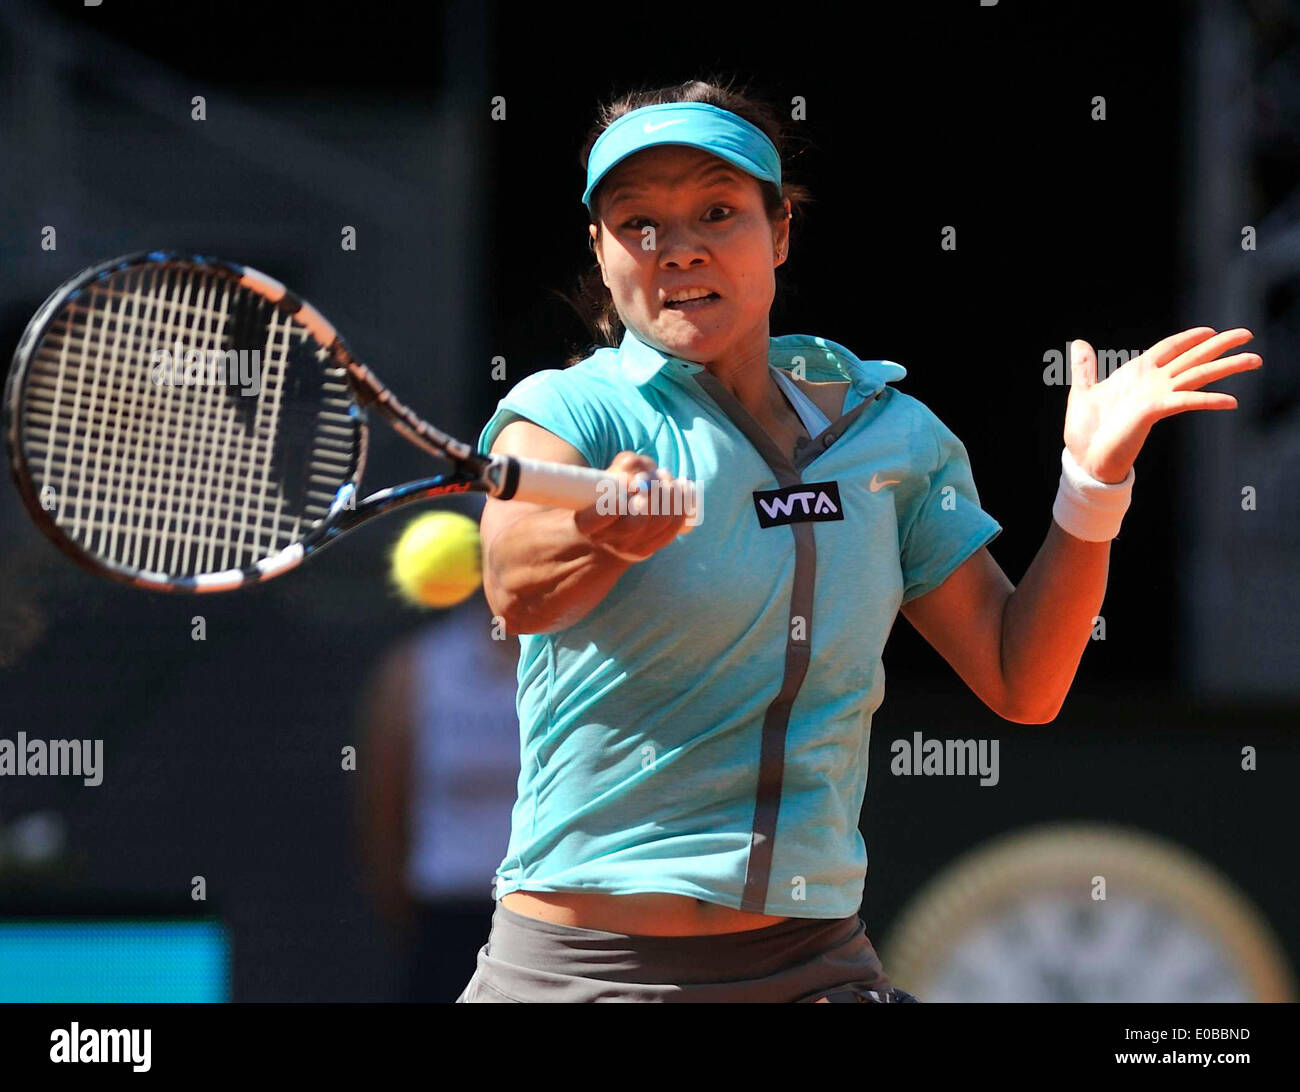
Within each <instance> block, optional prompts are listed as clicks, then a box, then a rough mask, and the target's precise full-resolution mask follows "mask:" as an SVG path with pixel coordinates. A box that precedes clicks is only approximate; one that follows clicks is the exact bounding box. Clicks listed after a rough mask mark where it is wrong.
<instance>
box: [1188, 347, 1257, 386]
mask: <svg viewBox="0 0 1300 1092" xmlns="http://www.w3.org/2000/svg"><path fill="white" fill-rule="evenodd" d="M1263 366H1264V360H1263V358H1262V357H1261V356H1260V355H1259V354H1258V353H1236V354H1234V355H1233V356H1225V357H1224V358H1223V359H1222V360H1216V361H1214V362H1213V363H1207V364H1201V365H1199V366H1197V367H1190V366H1189V367H1187V368H1185V369H1180V370H1179V371H1178V372H1177V373H1175V374H1176V375H1177V376H1178V378H1177V379H1175V380H1174V385H1173V389H1174V390H1175V391H1194V390H1198V389H1199V388H1201V387H1203V386H1205V385H1206V384H1207V383H1213V382H1214V381H1215V380H1216V379H1222V378H1223V377H1224V376H1228V375H1235V374H1236V373H1237V372H1251V371H1254V370H1255V369H1256V368H1262V367H1263Z"/></svg>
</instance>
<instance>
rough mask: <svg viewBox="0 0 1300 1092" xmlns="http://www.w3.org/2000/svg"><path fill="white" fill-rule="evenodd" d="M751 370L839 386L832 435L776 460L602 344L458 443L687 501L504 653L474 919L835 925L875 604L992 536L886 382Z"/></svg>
mask: <svg viewBox="0 0 1300 1092" xmlns="http://www.w3.org/2000/svg"><path fill="white" fill-rule="evenodd" d="M770 345H771V351H770V358H769V361H770V364H771V366H773V367H776V368H784V369H787V370H793V369H796V368H798V367H799V365H802V368H801V369H800V372H799V374H802V375H803V376H804V377H805V378H807V379H809V380H812V381H814V382H818V381H844V380H847V381H848V383H849V388H848V393H847V396H846V399H845V403H844V408H843V411H842V414H841V416H840V417H838V418H837V419H834V420H832V421H831V423H830V425H829V426H828V427H827V428H826V429H824V430H823V431H822V432H821V433H820V434H819V435H818V436H815V437H813V438H812V443H810V444H807V445H805V446H803V447H802V448H801V449H800V450H799V452H798V454H797V455H795V456H793V457H792V456H791V454H790V452H788V451H786V452H782V451H780V450H779V449H778V448H777V447H776V445H775V444H774V443H773V442H772V440H771V438H770V437H769V436H768V435H767V433H766V432H765V431H763V429H762V428H761V427H760V426H759V425H758V424H757V422H755V421H754V419H753V418H752V417H751V416H750V415H749V414H748V412H747V411H746V410H745V409H744V407H743V406H741V405H740V403H739V402H738V401H737V400H736V399H735V398H734V396H732V395H731V393H730V392H729V391H727V390H726V388H725V387H723V386H722V384H721V383H719V382H718V380H717V379H715V378H714V377H713V375H712V374H711V373H710V372H708V371H707V370H706V369H704V368H703V367H702V366H701V365H698V364H694V363H691V362H689V361H685V360H679V359H677V358H674V357H671V356H669V355H667V354H665V353H663V352H660V351H659V350H657V349H655V348H653V347H651V346H649V345H647V344H646V343H644V342H643V341H641V340H639V339H638V338H637V337H636V336H635V335H633V334H632V333H631V332H628V333H627V334H626V335H625V336H624V338H623V341H622V343H621V344H620V345H619V346H618V348H612V347H610V348H602V349H599V350H597V351H596V352H595V353H593V354H592V355H591V356H589V357H587V358H586V359H585V360H583V361H581V362H580V363H578V364H575V365H573V366H572V367H570V368H566V369H562V370H561V369H547V370H544V371H540V372H537V373H535V374H533V375H530V376H528V377H527V378H525V379H523V380H521V381H520V382H519V383H517V384H516V385H515V387H514V388H513V389H512V390H511V391H510V392H509V394H507V395H506V396H505V397H504V398H503V399H501V401H500V403H499V405H498V407H497V410H496V413H495V414H494V415H493V417H492V419H491V420H490V421H488V423H487V425H486V426H485V427H484V429H483V432H482V434H481V436H480V437H479V442H478V447H479V450H480V451H482V452H487V451H489V450H490V449H491V446H492V443H493V441H494V440H495V439H496V437H497V435H498V433H499V432H500V431H501V429H502V428H504V427H505V425H507V424H508V423H509V422H511V421H513V420H516V419H519V418H524V419H527V420H529V421H533V422H534V423H536V424H538V425H540V426H541V427H542V428H545V429H547V430H548V431H550V432H552V433H554V434H555V435H556V436H559V437H560V438H561V439H563V440H566V441H567V442H568V443H570V444H572V445H573V446H574V447H575V448H576V449H577V450H578V451H579V452H581V453H582V456H583V458H584V459H585V460H586V461H587V462H588V463H589V464H590V465H591V466H594V467H605V466H608V465H609V464H610V462H611V461H613V458H614V456H615V455H616V454H618V452H620V451H634V452H638V453H640V454H644V455H649V456H650V457H651V458H653V459H654V460H655V462H656V463H657V464H658V465H659V466H662V467H666V468H667V469H668V470H669V471H671V472H672V474H673V475H674V476H676V477H681V478H688V479H690V480H691V481H693V482H695V483H696V487H697V489H698V490H699V492H700V496H701V502H702V503H701V508H700V520H699V523H698V525H697V526H696V527H695V528H694V529H693V530H692V531H691V532H690V533H689V534H685V535H681V536H679V537H678V538H677V539H675V540H674V541H673V542H671V543H669V544H668V545H667V546H665V547H664V548H663V549H661V550H660V551H659V552H658V553H656V554H654V555H653V556H652V557H651V558H650V559H649V560H647V561H644V562H642V563H639V564H634V565H632V566H630V567H629V568H628V569H627V571H626V572H624V573H623V575H622V576H620V577H619V579H618V582H617V583H616V584H615V585H614V587H613V588H612V589H611V590H610V592H609V594H608V595H607V596H606V597H605V599H604V600H603V601H602V602H601V603H600V604H598V605H597V606H596V608H595V609H594V610H592V611H591V613H590V614H588V615H587V617H585V618H583V619H582V620H581V621H579V622H576V623H574V624H573V625H571V626H569V627H568V628H567V629H564V630H560V631H558V632H556V633H548V634H528V635H524V636H521V637H520V638H519V642H520V660H519V670H518V680H519V691H518V696H517V701H516V705H517V711H518V713H519V721H520V745H521V751H520V773H519V792H518V799H517V800H516V802H515V806H514V809H513V812H512V816H511V834H510V842H509V847H508V849H507V852H506V856H505V859H504V860H503V861H502V862H501V865H500V867H499V868H498V869H497V873H496V888H495V897H496V898H498V899H499V898H500V897H501V896H502V895H505V894H507V893H509V892H511V891H518V890H527V891H595V892H605V893H609V894H628V893H632V892H649V891H658V892H668V893H671V894H676V895H686V896H692V897H694V898H698V899H703V900H704V901H706V902H712V903H720V904H721V905H724V906H730V907H732V908H735V909H743V910H749V911H751V912H754V913H766V914H779V915H784V916H788V917H806V918H842V917H846V916H848V915H850V914H854V913H856V912H857V910H858V908H859V906H860V905H861V902H862V891H863V884H864V881H865V878H866V870H867V853H866V846H865V844H864V842H863V838H862V835H861V833H860V832H859V830H858V820H859V815H860V813H861V810H862V800H863V796H864V794H865V792H866V783H867V752H868V744H869V741H870V730H871V718H872V715H873V714H874V713H875V711H876V709H878V708H879V707H880V703H881V701H882V700H883V698H884V693H885V674H884V668H883V665H882V663H881V652H882V650H883V648H884V645H885V640H886V638H887V637H888V636H889V632H890V629H891V628H892V627H893V624H894V620H895V617H896V616H897V614H898V608H899V606H900V604H902V603H904V602H907V601H908V600H910V599H914V598H916V597H917V596H920V595H924V594H925V593H926V592H928V591H931V590H932V589H933V588H935V587H937V586H938V585H939V584H941V583H942V582H943V581H944V579H946V578H947V577H948V576H949V575H950V574H951V573H952V571H953V570H954V569H956V568H957V567H958V566H959V565H960V564H961V563H962V562H963V561H965V560H966V559H967V558H968V557H970V555H971V554H973V553H974V552H975V551H976V550H978V549H979V548H980V547H981V546H983V545H985V544H986V543H988V542H990V541H991V540H992V539H993V538H995V537H996V536H997V535H998V534H999V533H1000V532H1001V530H1002V527H1001V525H1000V524H999V523H998V522H997V521H996V520H994V519H993V518H992V517H991V516H989V515H988V514H987V513H985V512H984V511H983V510H982V509H981V507H980V503H979V497H978V495H977V493H976V491H975V484H974V481H973V480H972V477H971V468H970V463H969V461H968V458H967V454H966V449H965V447H964V446H963V445H962V443H961V441H960V440H958V439H957V437H956V436H955V435H954V434H953V433H952V432H951V431H950V430H949V429H948V428H947V427H946V426H945V425H944V424H943V423H942V422H941V421H940V420H939V419H938V418H937V417H936V416H935V415H934V414H933V413H932V412H931V411H930V410H929V409H927V408H926V407H925V406H924V405H923V404H922V403H921V402H919V401H918V400H917V399H915V398H913V397H911V396H910V395H907V394H903V393H901V392H900V391H898V390H896V389H894V388H893V387H889V386H887V385H886V384H888V383H892V382H896V381H897V380H899V379H902V378H903V377H904V376H905V375H906V374H907V373H906V370H905V369H904V368H903V367H902V366H900V365H898V364H895V363H893V362H891V361H886V360H867V361H863V360H859V359H858V358H857V357H856V356H854V355H853V353H851V352H850V351H849V350H848V349H846V348H844V346H842V345H837V344H836V343H835V342H833V341H828V340H826V339H825V338H820V337H811V336H807V335H802V334H791V335H786V336H781V337H772V338H770Z"/></svg>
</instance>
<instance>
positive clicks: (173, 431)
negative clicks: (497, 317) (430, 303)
mask: <svg viewBox="0 0 1300 1092" xmlns="http://www.w3.org/2000/svg"><path fill="white" fill-rule="evenodd" d="M5 410H6V417H7V420H6V428H5V432H6V438H7V442H8V448H9V463H10V468H11V470H12V473H13V477H14V480H15V482H16V483H17V486H18V490H19V492H20V493H21V494H22V498H23V502H24V504H25V505H26V507H27V510H28V512H29V513H30V514H31V516H32V518H33V519H34V520H35V522H36V523H37V525H38V526H39V527H40V528H41V530H42V531H43V532H44V533H45V534H46V535H47V536H48V537H49V538H51V539H52V540H53V541H54V542H55V544H56V545H57V546H58V547H59V548H60V549H62V550H63V551H64V552H65V553H66V554H68V555H69V556H71V557H72V558H73V560H75V561H77V562H78V563H79V564H81V565H83V566H85V567H87V568H89V569H91V570H92V571H94V572H96V573H99V574H101V575H103V576H106V577H109V578H111V579H114V580H118V581H121V582H124V583H128V584H131V585H134V586H136V587H141V588H149V589H154V590H158V591H176V592H218V591H231V590H234V589H236V588H240V587H244V586H246V585H249V584H252V583H256V582H260V581H263V580H268V579H270V578H272V577H275V576H279V575H281V574H282V573H285V572H287V571H289V570H290V569H292V568H294V567H295V566H297V565H299V564H300V563H301V562H303V561H304V560H305V559H306V558H308V557H310V556H312V554H314V553H315V552H317V551H318V550H320V549H322V548H323V547H325V546H327V545H329V544H330V543H331V542H334V541H335V540H336V539H337V538H338V537H339V536H340V535H342V534H344V533H346V532H347V531H350V530H352V529H353V528H355V527H357V526H358V525H360V524H361V523H364V522H365V521H367V520H369V519H371V518H373V517H375V516H377V515H380V514H382V513H385V512H390V511H392V510H394V509H396V508H400V507H403V506H404V505H408V504H413V503H416V502H418V501H425V500H429V499H431V498H436V497H439V496H444V495H446V494H449V493H464V492H481V493H487V494H489V495H491V496H493V497H497V498H499V499H501V500H509V499H511V498H515V499H518V500H525V501H531V502H533V503H537V504H544V505H548V506H552V507H562V508H571V509H574V510H578V509H582V508H586V507H588V506H590V505H592V504H595V503H596V502H597V499H598V498H599V497H600V496H601V494H602V493H603V492H604V493H605V495H606V496H608V495H609V494H608V493H607V492H606V491H607V490H608V488H609V487H610V486H611V485H612V484H616V483H614V481H613V479H612V478H611V477H610V476H609V475H608V474H606V473H605V472H604V471H602V470H597V469H593V468H588V467H575V466H565V465H561V464H555V463H544V462H540V461H536V460H530V459H520V458H515V457H512V456H505V455H479V454H478V453H477V452H475V450H474V449H473V448H472V447H471V446H470V445H468V444H466V443H463V442H462V441H460V440H457V439H455V438H454V437H452V436H448V435H447V434H446V433H444V432H441V431H439V430H438V429H436V428H434V427H433V426H432V425H430V424H429V423H428V422H427V421H424V420H422V419H421V418H420V417H419V416H417V415H416V414H415V413H414V412H413V411H412V410H411V409H410V408H408V407H407V406H405V405H403V404H402V403H401V402H400V401H398V400H397V398H395V397H394V396H393V394H392V393H391V392H390V391H389V390H388V389H387V388H386V387H385V386H384V385H383V384H382V383H381V382H380V381H379V379H377V378H376V377H375V375H374V373H373V372H371V371H370V369H369V368H367V367H366V366H365V365H364V364H362V363H360V362H359V361H358V360H357V359H356V358H355V357H354V356H353V355H352V353H351V351H350V350H349V349H348V347H347V346H346V345H345V344H344V342H343V340H342V338H340V337H339V335H338V333H337V332H336V331H335V329H334V327H333V326H332V325H330V323H329V322H328V321H326V320H325V319H324V318H323V317H322V316H321V315H320V313H319V312H318V311H316V309H315V308H313V307H312V306H311V305H310V304H308V303H306V302H305V301H303V300H302V299H301V298H299V297H298V296H295V295H294V294H293V293H291V292H289V291H288V290H287V289H286V288H285V287H284V285H282V284H280V283H279V282H278V281H276V280H274V279H273V278H271V277H268V276H266V275H265V274H262V273H259V272H258V271H257V270H255V269H250V268H248V267H247V266H244V265H239V264H237V263H235V262H226V261H221V260H219V259H217V258H211V257H201V256H197V255H186V254H180V253H174V252H164V251H151V252H148V253H141V254H133V255H129V256H127V257H123V258H116V259H113V260H112V261H108V262H103V263H101V264H99V265H96V266H94V267H92V268H90V269H86V270H84V271H82V272H81V273H79V274H77V275H76V276H75V277H73V278H72V279H71V280H69V281H67V282H66V283H65V284H63V285H62V286H61V287H60V288H59V289H58V290H57V291H55V292H54V293H53V295H51V296H50V298H49V299H48V300H46V301H45V303H44V304H43V305H42V307H41V309H40V310H39V311H38V312H37V313H36V315H35V316H34V317H33V318H32V320H31V322H30V323H29V324H28V326H27V329H26V331H25V332H24V334H23V337H22V340H21V341H20V342H19V345H18V348H17V350H16V352H15V354H14V361H13V365H12V367H11V369H10V373H9V379H8V383H7V386H6V391H5ZM369 410H374V411H376V412H377V413H378V414H379V415H380V416H381V417H383V419H384V420H385V421H387V422H388V423H389V424H390V425H391V426H392V427H393V428H394V429H396V430H397V432H399V433H400V434H401V435H403V436H405V437H406V439H408V440H409V441H410V442H411V443H413V444H415V445H416V446H417V447H419V448H422V449H424V450H425V451H426V452H428V453H429V454H431V455H434V456H437V457H440V458H443V459H446V460H449V461H450V462H451V463H452V469H451V471H450V472H447V473H443V474H440V475H438V476H436V477H432V478H423V479H420V480H418V481H410V482H407V483H406V484H404V485H399V486H395V487H393V488H391V489H381V490H380V491H378V492H377V493H372V494H371V495H369V496H367V497H365V498H364V499H358V497H359V488H360V483H361V474H362V470H363V469H364V467H365V461H366V448H367V436H368V433H367V412H368V411H369ZM674 485H681V486H682V487H684V488H685V489H687V490H689V485H688V483H674ZM684 495H685V497H686V498H687V500H688V503H689V497H690V495H691V494H690V493H689V492H687V493H686V494H684ZM686 510H687V511H690V509H689V508H688V509H686Z"/></svg>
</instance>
